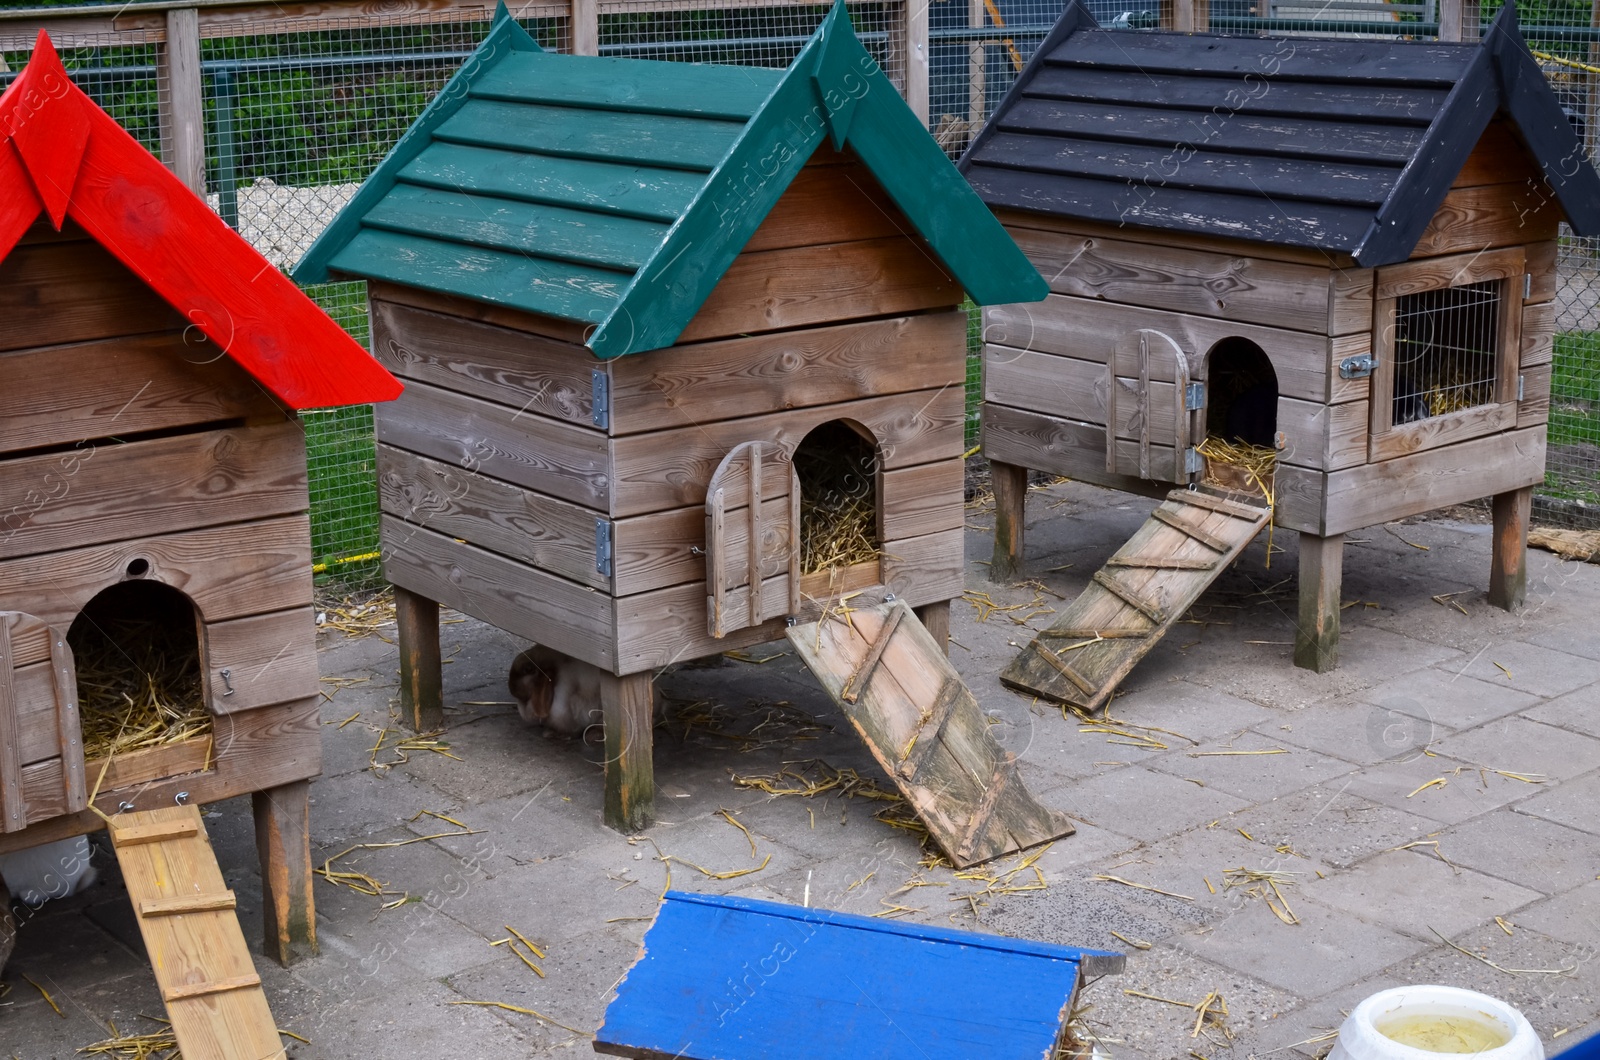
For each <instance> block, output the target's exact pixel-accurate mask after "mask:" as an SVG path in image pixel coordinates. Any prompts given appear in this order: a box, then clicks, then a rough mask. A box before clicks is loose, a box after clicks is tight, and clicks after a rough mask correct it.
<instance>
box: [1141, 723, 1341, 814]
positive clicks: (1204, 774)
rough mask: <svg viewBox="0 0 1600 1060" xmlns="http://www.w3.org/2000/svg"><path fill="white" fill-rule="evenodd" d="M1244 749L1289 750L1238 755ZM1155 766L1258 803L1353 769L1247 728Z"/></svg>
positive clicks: (1167, 756)
mask: <svg viewBox="0 0 1600 1060" xmlns="http://www.w3.org/2000/svg"><path fill="white" fill-rule="evenodd" d="M1239 751H1245V752H1254V751H1266V752H1279V751H1282V752H1285V753H1283V754H1278V753H1268V754H1234V753H1233V752H1239ZM1241 766H1243V768H1240V767H1241ZM1149 768H1151V769H1159V770H1161V771H1162V772H1165V773H1170V774H1172V775H1173V776H1177V777H1182V778H1185V782H1187V779H1188V778H1191V777H1192V778H1194V779H1195V780H1199V781H1201V782H1202V783H1204V785H1205V787H1206V789H1207V790H1215V791H1223V792H1226V793H1228V794H1229V795H1237V796H1238V797H1240V798H1242V799H1246V800H1248V801H1250V802H1256V801H1259V800H1261V799H1270V798H1272V797H1274V796H1277V795H1286V794H1288V793H1289V792H1292V791H1299V790H1300V789H1302V788H1306V787H1310V786H1311V785H1313V784H1318V783H1321V782H1322V781H1325V780H1329V779H1331V778H1333V777H1337V776H1341V775H1343V774H1345V773H1348V772H1350V763H1349V762H1344V761H1340V760H1339V759H1337V758H1329V757H1328V756H1327V755H1322V754H1318V753H1317V752H1315V751H1308V750H1306V749H1304V748H1301V747H1295V746H1294V745H1293V744H1289V743H1286V742H1285V741H1281V740H1278V739H1277V738H1276V737H1274V736H1270V735H1263V734H1261V733H1259V732H1244V733H1240V734H1239V735H1238V736H1234V737H1230V738H1228V739H1227V740H1226V741H1218V742H1215V743H1205V744H1201V745H1200V746H1198V747H1196V748H1194V749H1193V750H1186V751H1172V752H1169V753H1167V754H1164V755H1162V756H1161V757H1160V758H1157V759H1156V760H1154V761H1152V762H1151V763H1149Z"/></svg>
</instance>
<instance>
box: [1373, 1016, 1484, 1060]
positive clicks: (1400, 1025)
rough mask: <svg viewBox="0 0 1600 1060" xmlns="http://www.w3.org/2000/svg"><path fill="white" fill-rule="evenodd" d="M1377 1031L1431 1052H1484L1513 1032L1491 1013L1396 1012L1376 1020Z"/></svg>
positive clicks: (1402, 1043) (1389, 1037)
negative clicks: (1490, 1015) (1402, 1013)
mask: <svg viewBox="0 0 1600 1060" xmlns="http://www.w3.org/2000/svg"><path fill="white" fill-rule="evenodd" d="M1375 1025H1376V1026H1377V1028H1378V1033H1379V1034H1382V1035H1383V1036H1384V1037H1385V1038H1388V1039H1390V1040H1391V1041H1396V1042H1399V1043H1400V1044H1401V1045H1409V1046H1411V1048H1413V1049H1421V1050H1423V1051H1424V1052H1429V1053H1458V1054H1460V1053H1466V1054H1469V1055H1470V1054H1472V1053H1482V1052H1487V1051H1488V1050H1490V1049H1498V1048H1500V1047H1501V1046H1502V1045H1505V1044H1506V1043H1507V1042H1509V1041H1511V1032H1510V1031H1509V1030H1508V1029H1506V1027H1505V1026H1504V1025H1503V1024H1501V1023H1500V1021H1499V1020H1496V1019H1492V1018H1490V1017H1489V1016H1488V1015H1478V1014H1471V1015H1469V1014H1467V1013H1452V1014H1448V1015H1445V1014H1426V1013H1419V1014H1415V1015H1405V1016H1394V1017H1391V1018H1389V1019H1379V1020H1377V1021H1375Z"/></svg>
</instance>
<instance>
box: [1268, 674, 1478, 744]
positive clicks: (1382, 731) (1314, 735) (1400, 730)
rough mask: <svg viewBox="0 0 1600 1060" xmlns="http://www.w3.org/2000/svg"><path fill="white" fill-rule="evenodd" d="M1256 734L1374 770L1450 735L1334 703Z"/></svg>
mask: <svg viewBox="0 0 1600 1060" xmlns="http://www.w3.org/2000/svg"><path fill="white" fill-rule="evenodd" d="M1423 672H1424V673H1428V672H1430V671H1426V670H1425V671H1423ZM1256 731H1257V732H1259V733H1262V734H1263V735H1265V736H1268V737H1270V738H1272V739H1275V740H1277V741H1279V742H1281V743H1282V744H1283V745H1284V746H1295V747H1304V748H1307V749H1309V750H1312V751H1318V752H1320V753H1322V754H1325V755H1330V756H1332V757H1334V758H1339V759H1343V760H1344V761H1346V762H1350V763H1352V764H1355V765H1362V766H1370V765H1373V764H1375V763H1378V762H1384V761H1388V760H1390V759H1404V758H1411V757H1415V756H1416V755H1420V754H1421V753H1422V750H1423V748H1425V747H1427V746H1429V745H1430V744H1432V742H1433V741H1434V740H1435V739H1436V738H1438V737H1439V736H1440V735H1443V733H1444V732H1447V731H1448V730H1445V729H1441V728H1439V727H1437V726H1435V725H1433V724H1431V723H1430V722H1428V721H1427V720H1425V719H1422V718H1417V717H1413V716H1411V715H1410V714H1402V713H1400V712H1398V711H1394V710H1389V709H1387V708H1385V707H1379V706H1373V705H1372V704H1371V703H1368V702H1366V701H1364V700H1361V699H1356V698H1345V697H1333V698H1331V699H1325V700H1322V701H1320V702H1317V703H1312V704H1310V705H1308V706H1306V707H1303V708H1301V709H1298V710H1294V711H1286V712H1284V714H1282V715H1280V716H1279V717H1275V718H1273V719H1271V721H1269V722H1267V723H1265V724H1262V725H1259V726H1257V727H1256Z"/></svg>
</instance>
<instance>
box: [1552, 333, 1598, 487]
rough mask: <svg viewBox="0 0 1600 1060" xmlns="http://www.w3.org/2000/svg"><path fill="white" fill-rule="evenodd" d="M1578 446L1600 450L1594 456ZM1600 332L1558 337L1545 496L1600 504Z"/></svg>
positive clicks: (1553, 372) (1565, 334) (1568, 334)
mask: <svg viewBox="0 0 1600 1060" xmlns="http://www.w3.org/2000/svg"><path fill="white" fill-rule="evenodd" d="M1578 446H1594V447H1597V448H1596V450H1595V452H1594V453H1593V454H1590V453H1589V451H1588V450H1584V449H1579V448H1574V447H1578ZM1589 455H1592V456H1596V457H1600V331H1566V332H1561V333H1560V334H1558V335H1556V338H1555V363H1554V364H1553V365H1552V370H1551V377H1550V462H1549V466H1548V467H1547V468H1546V470H1545V477H1544V490H1543V492H1544V494H1545V495H1547V496H1551V497H1560V498H1564V499H1567V500H1581V501H1584V502H1586V503H1590V504H1595V503H1600V463H1597V462H1596V461H1595V460H1593V459H1587V458H1586V456H1589Z"/></svg>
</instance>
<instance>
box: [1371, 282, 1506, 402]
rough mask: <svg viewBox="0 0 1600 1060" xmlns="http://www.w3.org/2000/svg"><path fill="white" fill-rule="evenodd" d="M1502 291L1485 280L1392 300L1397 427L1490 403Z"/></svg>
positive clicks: (1499, 284) (1497, 358) (1495, 374)
mask: <svg viewBox="0 0 1600 1060" xmlns="http://www.w3.org/2000/svg"><path fill="white" fill-rule="evenodd" d="M1502 286H1503V284H1502V281H1500V280H1487V281H1484V282H1482V283H1469V284H1462V285H1461V286H1458V287H1444V288H1440V289H1439V290H1434V291H1422V292H1419V293H1416V294H1408V295H1402V296H1401V297H1400V298H1398V299H1396V301H1395V319H1394V413H1393V415H1394V418H1393V423H1394V424H1395V425H1396V426H1398V425H1400V424H1402V423H1415V422H1417V421H1418V420H1425V419H1430V418H1432V417H1434V416H1443V415H1445V414H1447V413H1451V412H1460V411H1462V410H1463V409H1470V408H1474V407H1476V406H1478V405H1488V404H1491V403H1493V402H1494V400H1495V392H1496V383H1497V380H1498V377H1499V362H1500V290H1501V287H1502Z"/></svg>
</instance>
